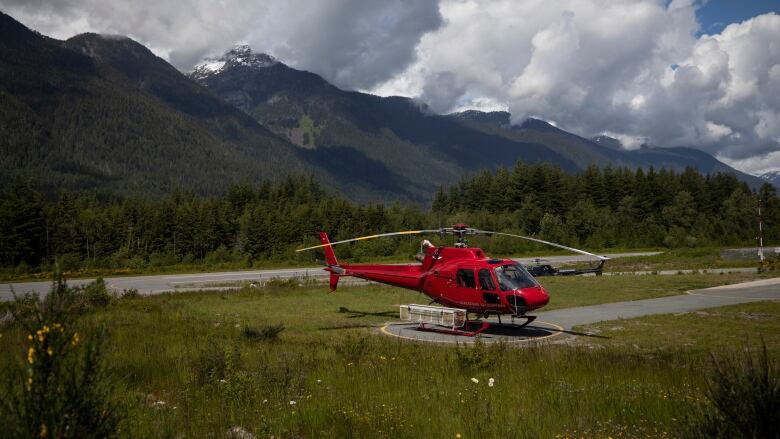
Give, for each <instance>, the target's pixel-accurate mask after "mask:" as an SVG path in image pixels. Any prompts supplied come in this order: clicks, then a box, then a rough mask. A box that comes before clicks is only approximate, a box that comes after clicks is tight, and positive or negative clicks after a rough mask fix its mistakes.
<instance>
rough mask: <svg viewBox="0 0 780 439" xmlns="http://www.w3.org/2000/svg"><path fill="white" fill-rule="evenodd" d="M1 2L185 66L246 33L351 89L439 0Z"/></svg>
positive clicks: (378, 72) (385, 72)
mask: <svg viewBox="0 0 780 439" xmlns="http://www.w3.org/2000/svg"><path fill="white" fill-rule="evenodd" d="M0 8H2V10H3V11H5V12H6V13H9V14H10V15H11V16H13V17H14V18H16V19H18V20H20V21H21V22H22V23H24V24H25V25H27V26H29V27H31V28H33V29H35V30H37V31H39V32H41V33H43V34H45V35H50V36H53V37H55V38H60V39H65V38H69V37H71V36H73V35H76V34H78V33H82V32H98V33H109V34H122V35H127V36H129V37H131V38H133V39H135V40H137V41H139V42H140V43H142V44H144V45H146V46H147V47H149V48H150V49H152V50H153V51H154V52H155V53H156V54H157V55H159V56H162V57H164V58H166V59H168V60H169V61H170V62H171V63H172V64H173V65H175V66H176V67H178V68H180V69H182V70H188V69H190V68H191V67H193V66H194V65H195V64H196V63H197V62H199V61H200V60H202V59H203V58H204V57H206V56H209V55H211V56H213V55H218V54H221V53H223V52H224V51H225V50H226V49H227V48H229V47H230V46H232V45H233V44H235V43H237V42H246V43H248V44H250V45H251V46H252V48H253V49H254V50H255V51H256V52H268V53H270V54H272V55H275V56H276V57H277V58H279V59H281V60H282V61H284V62H285V63H288V64H291V65H293V66H295V67H298V68H301V69H306V70H311V71H315V72H317V73H319V74H322V75H323V76H325V77H326V78H327V79H328V80H330V81H331V82H334V83H336V84H337V85H340V86H342V87H346V88H368V87H372V86H375V85H376V84H377V83H379V82H382V81H386V80H388V79H389V78H391V77H393V76H394V75H395V74H397V73H399V72H400V71H402V70H403V69H404V68H405V67H406V66H407V65H408V64H409V63H410V62H412V61H413V60H414V55H415V50H414V49H415V47H416V45H417V43H418V41H419V39H420V37H421V36H422V35H423V34H424V33H426V32H428V31H431V30H434V29H436V28H437V27H438V26H439V25H440V24H441V16H440V15H439V10H438V4H437V1H436V0H420V1H418V0H328V1H324V0H323V1H305V0H266V1H262V2H247V1H242V0H219V1H214V0H193V1H189V2H181V1H179V0H135V1H107V0H58V1H47V0H0Z"/></svg>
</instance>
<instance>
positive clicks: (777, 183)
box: [758, 171, 780, 188]
mask: <svg viewBox="0 0 780 439" xmlns="http://www.w3.org/2000/svg"><path fill="white" fill-rule="evenodd" d="M758 177H759V178H761V179H762V180H765V181H768V182H769V183H771V184H772V186H774V187H776V188H780V171H769V172H765V173H763V174H761V175H759V176H758Z"/></svg>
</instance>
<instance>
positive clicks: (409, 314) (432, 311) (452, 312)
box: [401, 304, 466, 329]
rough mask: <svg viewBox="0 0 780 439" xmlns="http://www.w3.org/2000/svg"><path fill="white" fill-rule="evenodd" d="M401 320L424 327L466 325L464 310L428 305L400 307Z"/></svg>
mask: <svg viewBox="0 0 780 439" xmlns="http://www.w3.org/2000/svg"><path fill="white" fill-rule="evenodd" d="M401 320H406V321H409V322H414V323H419V324H421V325H424V324H426V323H430V324H432V325H439V326H449V327H451V328H452V329H455V328H461V327H463V325H465V324H466V310H465V309H459V308H445V307H443V306H430V305H415V304H410V305H401Z"/></svg>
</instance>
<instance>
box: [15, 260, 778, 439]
mask: <svg viewBox="0 0 780 439" xmlns="http://www.w3.org/2000/svg"><path fill="white" fill-rule="evenodd" d="M751 278H755V275H704V274H698V275H679V276H615V277H607V276H604V277H592V278H583V277H578V278H554V279H544V281H545V286H546V287H547V288H548V289H549V291H550V293H551V296H552V301H551V304H550V308H554V307H559V308H563V307H570V306H579V305H586V304H594V303H602V302H613V301H618V300H632V299H640V298H647V297H657V296H662V295H668V294H678V293H680V292H683V291H685V290H687V289H693V288H702V287H706V286H712V285H719V284H723V283H732V282H737V281H741V280H747V279H751ZM423 300H424V298H423V297H422V296H420V295H418V294H416V293H411V292H406V291H403V290H399V289H394V288H388V287H381V286H369V287H366V286H359V287H351V288H343V289H339V291H338V292H336V293H333V294H327V293H325V292H324V289H323V288H322V287H317V288H308V287H307V288H293V289H290V288H270V287H267V288H262V289H244V290H240V291H237V292H229V293H177V294H171V295H160V296H154V297H141V298H131V299H119V300H116V301H115V302H114V303H112V304H111V305H109V306H108V307H106V308H104V309H101V310H98V311H96V312H94V313H92V314H88V315H87V316H85V317H83V318H82V319H81V321H80V325H82V326H83V327H85V328H87V327H91V326H94V325H98V324H100V323H106V324H107V325H108V326H109V328H110V335H109V337H110V338H109V343H108V344H107V348H108V351H107V352H106V355H107V357H106V360H107V362H108V364H109V365H110V367H111V376H112V377H113V379H114V381H115V383H116V386H117V387H116V390H115V391H114V395H115V397H116V398H117V399H118V400H120V401H121V402H122V404H123V406H124V407H125V408H126V414H127V416H126V419H125V420H124V421H123V424H122V430H123V432H124V433H127V434H128V435H131V436H134V437H209V436H213V437H224V436H225V434H226V432H227V431H228V430H229V429H230V428H232V427H236V426H240V427H242V428H244V429H246V430H248V431H251V432H252V433H253V434H255V435H256V436H257V437H269V436H272V435H273V436H275V437H321V436H328V437H442V438H453V437H464V438H469V437H608V436H611V437H669V436H674V435H675V434H676V432H678V431H679V427H680V426H681V425H683V424H684V423H685V422H687V421H686V416H688V415H690V414H692V413H695V412H696V411H697V410H698V408H699V407H700V405H701V404H702V403H703V401H704V376H705V375H706V374H705V373H702V372H703V371H707V370H708V369H709V368H710V363H709V356H708V354H709V352H711V351H714V352H724V351H728V350H729V349H731V348H732V347H734V346H739V347H740V348H742V347H745V346H758V343H759V342H760V340H761V339H763V340H764V341H765V342H766V345H767V347H768V349H769V351H770V355H771V358H772V359H773V361H774V362H776V360H777V359H778V358H779V357H780V304H778V303H775V302H771V303H754V304H749V305H740V306H736V307H728V308H722V309H717V310H709V311H707V312H702V313H690V314H685V315H680V316H674V315H670V316H657V317H647V318H643V319H636V320H627V321H620V322H605V323H600V324H597V325H593V326H592V327H590V328H588V329H589V330H590V331H594V330H595V331H596V332H598V333H599V334H600V335H602V336H608V337H609V338H596V337H585V338H579V339H578V343H577V344H576V345H574V346H568V345H553V346H541V347H530V348H524V349H518V348H512V347H509V346H505V345H492V346H489V347H488V346H483V345H481V344H476V345H474V346H472V347H450V346H438V345H436V346H434V345H426V344H417V343H410V342H405V341H401V340H399V339H393V338H390V337H385V336H381V335H379V334H378V333H377V330H376V325H377V324H379V323H382V322H384V321H387V320H393V319H394V318H395V317H396V315H397V314H396V313H397V310H398V307H397V305H398V304H400V303H415V302H416V303H420V302H423ZM279 324H282V325H284V328H285V329H284V330H283V331H281V332H280V333H279V334H278V337H274V336H273V332H274V329H273V328H274V327H275V326H276V325H279ZM277 329H278V328H277ZM264 331H265V332H264ZM0 348H2V349H1V350H0V352H1V353H2V355H3V357H9V358H11V357H23V356H24V353H25V338H24V334H21V333H20V331H19V329H18V328H15V327H13V326H12V327H10V328H8V329H6V330H4V332H3V334H2V338H0ZM16 354H19V355H16ZM3 361H6V359H3ZM491 379H493V380H494V381H493V385H492V386H491V385H490V384H489V383H490V382H491V381H490V380H491ZM475 381H476V382H475ZM458 435H460V436H458Z"/></svg>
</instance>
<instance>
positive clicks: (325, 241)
mask: <svg viewBox="0 0 780 439" xmlns="http://www.w3.org/2000/svg"><path fill="white" fill-rule="evenodd" d="M320 242H322V245H324V246H325V247H323V248H322V249H323V250H324V251H325V261H326V262H327V263H328V265H339V261H338V260H337V259H336V253H334V252H333V246H332V245H330V239H329V238H328V234H327V233H325V232H320Z"/></svg>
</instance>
